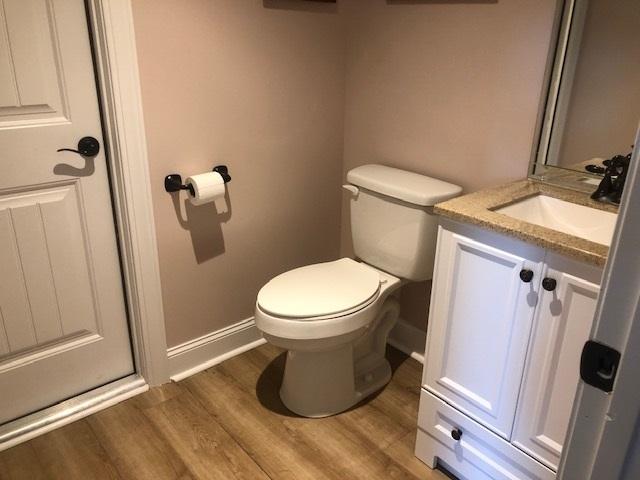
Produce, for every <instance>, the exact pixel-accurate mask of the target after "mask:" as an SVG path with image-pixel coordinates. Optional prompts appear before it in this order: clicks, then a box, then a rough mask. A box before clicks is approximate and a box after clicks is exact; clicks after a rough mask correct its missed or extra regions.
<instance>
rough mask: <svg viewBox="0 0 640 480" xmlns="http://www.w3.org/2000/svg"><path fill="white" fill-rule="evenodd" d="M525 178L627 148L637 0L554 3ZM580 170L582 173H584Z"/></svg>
mask: <svg viewBox="0 0 640 480" xmlns="http://www.w3.org/2000/svg"><path fill="white" fill-rule="evenodd" d="M556 31H557V42H556V43H555V45H556V48H555V49H554V50H553V51H552V52H551V56H550V61H549V65H550V67H551V68H549V69H548V70H549V71H548V74H547V79H548V81H547V94H546V96H544V95H543V97H544V101H543V102H542V106H541V112H540V116H539V121H538V123H539V129H538V135H537V138H536V142H535V145H534V149H533V155H532V165H531V173H532V174H533V175H534V176H535V177H536V178H545V177H548V176H549V175H552V172H554V171H555V172H558V171H566V170H572V171H579V172H582V173H583V174H584V179H583V181H584V182H586V183H587V184H589V187H590V188H591V189H593V185H597V184H598V181H599V178H598V175H590V174H589V173H588V172H589V171H591V172H592V173H599V171H598V169H597V168H595V167H587V166H588V165H596V166H601V165H602V161H603V160H605V159H609V158H611V157H613V156H615V155H626V154H628V153H629V152H630V151H631V149H632V143H633V141H634V137H635V133H636V129H637V127H638V120H640V34H639V33H638V32H639V31H640V1H638V0H615V1H611V0H565V1H560V2H559V7H558V17H557V28H556ZM585 168H586V169H585Z"/></svg>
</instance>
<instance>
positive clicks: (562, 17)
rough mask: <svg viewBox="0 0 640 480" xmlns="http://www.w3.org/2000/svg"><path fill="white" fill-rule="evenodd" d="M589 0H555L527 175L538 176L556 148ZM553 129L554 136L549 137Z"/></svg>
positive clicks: (567, 103)
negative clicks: (552, 25)
mask: <svg viewBox="0 0 640 480" xmlns="http://www.w3.org/2000/svg"><path fill="white" fill-rule="evenodd" d="M588 5H589V0H558V4H557V6H556V16H555V22H554V27H553V37H552V38H553V39H555V42H554V41H553V40H552V42H551V47H550V49H549V55H548V58H547V67H546V71H545V77H544V87H543V91H542V94H541V95H540V107H539V110H538V118H537V121H536V130H535V131H536V134H535V137H534V142H533V148H532V154H531V160H530V164H529V176H534V177H535V178H537V179H540V176H541V175H542V176H544V173H545V172H544V171H545V167H546V166H556V164H555V163H547V161H548V159H549V157H552V158H553V155H554V153H555V154H556V157H557V153H558V150H559V149H560V142H559V140H558V139H560V138H562V130H563V129H564V125H565V121H566V116H567V111H568V107H569V99H570V98H571V89H572V88H573V77H574V76H575V70H576V64H577V63H578V62H577V60H578V53H579V51H580V43H581V40H582V31H583V29H584V22H585V18H586V12H587V7H588ZM554 128H555V132H556V135H553V136H552V133H553V132H554ZM558 133H559V134H558Z"/></svg>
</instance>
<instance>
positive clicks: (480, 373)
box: [424, 229, 543, 439]
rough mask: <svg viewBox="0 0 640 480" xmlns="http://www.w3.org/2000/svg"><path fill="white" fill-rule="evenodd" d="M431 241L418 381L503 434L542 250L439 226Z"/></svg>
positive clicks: (508, 431) (515, 388)
mask: <svg viewBox="0 0 640 480" xmlns="http://www.w3.org/2000/svg"><path fill="white" fill-rule="evenodd" d="M474 238H475V236H474ZM438 242H439V246H438V260H437V264H436V273H435V276H434V287H433V292H432V297H431V314H430V316H429V325H430V330H429V331H430V333H429V341H428V343H427V359H426V368H425V378H424V382H425V384H426V387H427V389H428V390H429V391H431V392H433V393H435V394H436V395H437V396H439V397H440V398H442V399H444V400H445V401H447V402H448V403H450V404H451V405H453V406H455V407H457V408H458V409H459V410H461V411H463V412H464V413H466V414H467V415H469V416H470V417H472V418H474V419H475V420H477V421H478V422H480V423H482V424H483V425H485V426H487V427H488V428H490V429H491V430H493V431H494V432H496V433H498V434H499V435H501V436H502V437H504V438H507V439H508V438H509V437H510V435H511V427H512V424H513V418H514V413H515V406H516V401H517V395H518V389H519V387H520V379H521V375H522V369H523V365H524V359H525V353H526V348H527V340H528V336H529V332H530V326H531V321H532V317H533V312H534V309H535V303H536V301H537V282H539V278H540V276H539V272H540V269H541V263H540V261H541V259H542V255H543V253H542V251H541V250H540V249H537V248H534V247H530V246H526V245H524V244H522V243H520V242H517V241H513V243H512V244H511V243H510V242H509V241H508V240H507V239H504V238H503V237H501V238H498V237H496V236H491V235H489V236H488V237H487V238H485V239H483V243H480V242H477V241H475V240H472V239H470V238H468V237H465V236H462V235H459V234H457V233H453V232H451V231H448V230H445V229H441V231H440V234H439V238H438ZM505 242H506V243H505ZM492 244H493V245H495V246H492ZM498 246H499V247H502V248H496V247H498ZM507 250H508V251H507ZM509 252H511V253H509ZM523 268H528V269H531V270H533V271H534V281H533V282H531V283H523V282H522V281H521V280H520V278H519V274H520V271H521V270H522V269H523ZM436 339H441V340H440V341H437V340H436Z"/></svg>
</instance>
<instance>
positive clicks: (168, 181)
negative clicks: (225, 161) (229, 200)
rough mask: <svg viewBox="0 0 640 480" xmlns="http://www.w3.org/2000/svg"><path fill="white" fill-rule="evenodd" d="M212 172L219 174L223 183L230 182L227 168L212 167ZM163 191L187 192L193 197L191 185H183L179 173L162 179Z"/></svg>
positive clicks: (222, 166)
mask: <svg viewBox="0 0 640 480" xmlns="http://www.w3.org/2000/svg"><path fill="white" fill-rule="evenodd" d="M213 171H214V172H217V173H219V174H220V176H221V177H222V180H223V181H224V183H229V182H230V181H231V175H229V168H228V167H227V166H226V165H218V166H215V167H213ZM164 189H165V191H167V192H179V191H180V190H189V193H190V194H191V195H195V194H196V192H195V191H194V190H193V187H192V186H191V185H185V184H183V183H182V176H181V175H180V174H179V173H172V174H170V175H167V176H166V177H164Z"/></svg>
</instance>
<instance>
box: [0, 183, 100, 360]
mask: <svg viewBox="0 0 640 480" xmlns="http://www.w3.org/2000/svg"><path fill="white" fill-rule="evenodd" d="M84 225H85V222H84V215H82V213H81V208H80V204H79V198H78V192H77V187H76V183H75V182H74V183H71V184H69V185H64V186H57V187H53V188H48V189H39V190H37V191H35V192H33V191H26V192H21V193H18V194H13V195H7V196H6V197H5V198H1V197H0V264H1V265H3V266H4V267H5V272H4V275H2V276H0V305H2V306H3V308H2V310H3V315H2V318H0V322H1V324H2V327H3V330H4V333H5V336H6V345H7V348H6V351H5V352H3V353H4V354H5V355H6V354H10V353H17V352H20V351H21V350H24V349H26V348H31V347H34V346H36V345H42V344H46V343H48V342H51V341H54V340H57V339H61V338H64V337H68V336H70V335H79V334H89V333H97V319H96V312H95V308H94V300H95V298H94V292H93V288H92V284H91V276H90V274H89V269H88V264H87V257H88V254H89V252H88V249H87V245H86V241H85V240H86V239H85V238H84V233H83V226H84Z"/></svg>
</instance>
